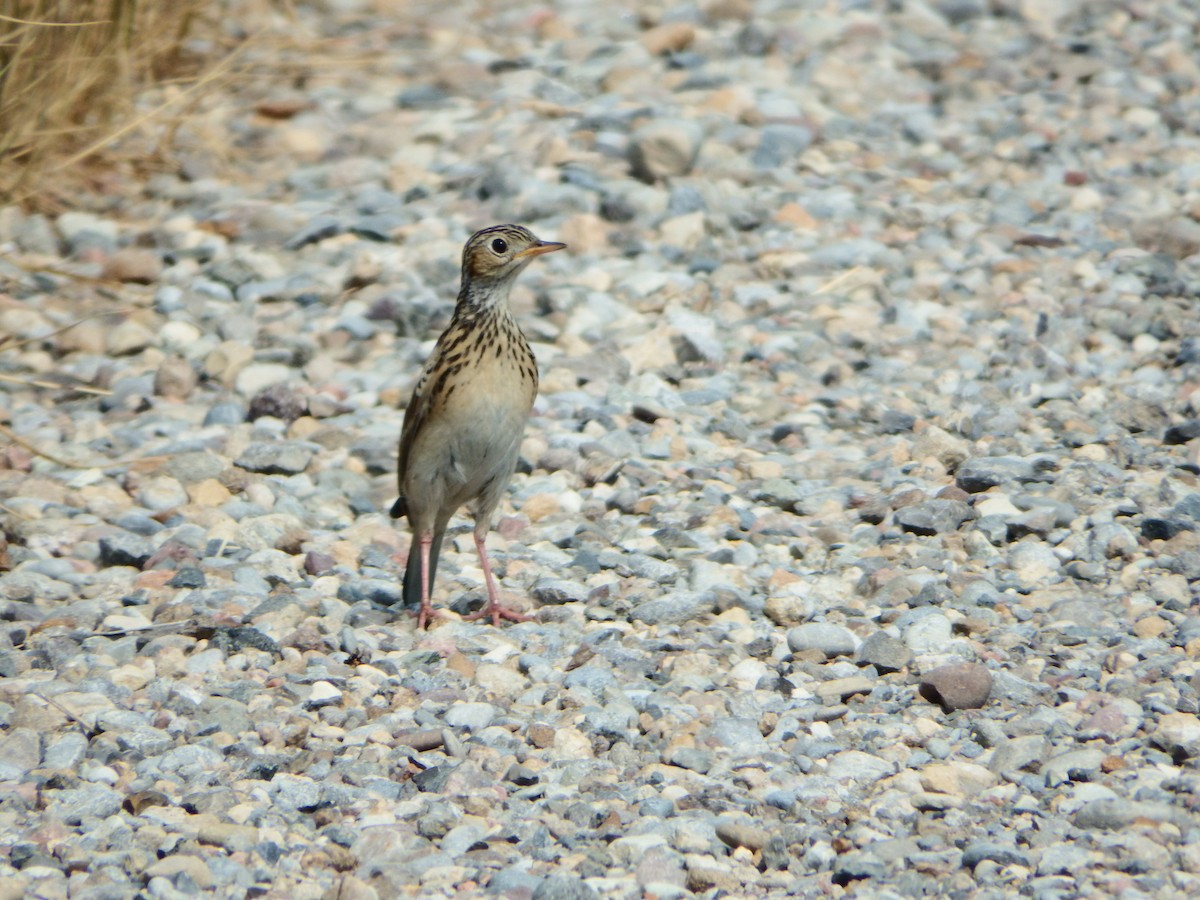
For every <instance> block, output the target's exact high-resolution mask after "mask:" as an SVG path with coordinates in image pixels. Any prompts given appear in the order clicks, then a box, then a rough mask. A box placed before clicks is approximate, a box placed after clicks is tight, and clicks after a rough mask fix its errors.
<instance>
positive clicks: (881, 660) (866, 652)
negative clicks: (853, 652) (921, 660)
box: [857, 631, 913, 674]
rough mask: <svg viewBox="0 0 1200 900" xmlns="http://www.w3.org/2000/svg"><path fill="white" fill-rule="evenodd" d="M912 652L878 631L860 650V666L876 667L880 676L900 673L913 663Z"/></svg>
mask: <svg viewBox="0 0 1200 900" xmlns="http://www.w3.org/2000/svg"><path fill="white" fill-rule="evenodd" d="M912 658H913V655H912V651H911V650H909V649H908V647H906V646H905V645H904V643H903V642H901V641H898V640H896V639H895V638H894V637H892V636H891V635H890V634H887V633H885V632H882V631H877V632H875V633H874V634H872V635H871V636H870V637H868V638H867V639H866V640H865V641H863V642H862V646H860V647H859V648H858V656H857V660H858V664H859V665H860V666H874V667H875V669H876V671H878V672H879V673H880V674H887V673H889V672H899V671H900V670H901V669H903V668H904V667H905V666H907V665H908V664H909V663H911V662H912Z"/></svg>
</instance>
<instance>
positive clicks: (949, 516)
mask: <svg viewBox="0 0 1200 900" xmlns="http://www.w3.org/2000/svg"><path fill="white" fill-rule="evenodd" d="M974 515H975V512H974V510H972V509H971V507H970V506H968V505H967V504H966V503H963V502H962V501H961V500H926V501H924V502H923V503H916V504H913V505H912V506H905V507H903V508H901V509H898V510H896V513H895V519H896V524H897V525H899V526H900V528H901V529H902V530H903V531H908V532H911V533H912V534H920V535H926V536H928V535H934V534H944V533H947V532H952V531H957V530H958V528H959V526H960V525H962V523H963V522H965V521H967V520H968V519H971V518H973V517H974Z"/></svg>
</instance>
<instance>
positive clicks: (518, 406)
mask: <svg viewBox="0 0 1200 900" xmlns="http://www.w3.org/2000/svg"><path fill="white" fill-rule="evenodd" d="M565 247H566V244H563V243H559V242H557V241H543V240H540V239H539V238H537V237H535V236H534V234H533V233H532V232H531V231H529V229H527V228H524V227H522V226H520V225H494V226H492V227H490V228H484V229H483V230H482V231H477V232H475V234H473V235H471V237H470V239H469V240H468V241H467V243H466V244H465V245H464V247H463V253H462V282H461V286H460V287H459V291H458V300H457V302H456V304H455V307H454V314H453V315H452V316H451V318H450V324H449V325H447V326H446V330H445V331H443V332H442V335H441V337H439V338H438V340H437V343H436V344H435V345H434V348H433V352H432V353H431V354H430V356H429V359H428V360H427V361H426V362H425V366H424V368H422V370H421V375H420V377H419V378H418V379H417V385H416V387H415V388H414V389H413V393H412V398H411V399H410V400H409V402H408V407H407V409H405V411H404V425H403V426H402V428H401V432H400V452H399V465H398V467H397V475H398V482H399V488H400V498H399V499H398V500H397V501H396V502H395V504H394V505H393V506H392V510H391V514H392V516H393V517H394V518H397V519H400V518H405V517H406V518H407V519H408V524H409V528H410V530H411V531H412V536H413V540H412V544H411V545H410V548H409V554H408V563H407V565H406V567H405V570H404V589H403V600H404V604H405V605H406V606H412V605H415V604H418V603H419V604H420V608H419V611H418V613H417V629H418V630H422V629H424V628H425V626H426V624H427V623H428V622H429V620H430V619H431V618H433V617H435V616H437V615H440V614H439V613H437V612H435V611H434V609H433V606H432V604H431V602H430V593H431V591H432V589H433V579H434V575H435V574H436V573H437V563H438V556H439V554H440V552H441V549H442V538H443V537H444V536H445V533H446V526H447V524H448V523H449V521H450V517H451V516H453V515H454V513H455V512H456V511H457V510H458V509H459V508H460V507H462V506H464V505H467V506H469V508H470V511H471V512H472V513H473V515H474V517H475V532H474V536H475V549H476V550H477V551H478V552H479V562H480V565H481V566H482V567H483V577H484V581H485V583H486V587H487V595H488V599H487V604H486V605H485V606H484V607H483V609H481V610H480V611H479V612H477V613H475V614H474V615H472V616H469V617H468V618H471V619H474V618H479V617H481V616H488V617H490V618H491V620H492V624H493V625H497V626H498V625H499V624H500V622H501V620H502V619H508V620H510V621H514V622H524V621H528V619H529V617H528V616H525V615H522V614H521V613H517V612H514V611H512V610H510V609H507V608H506V607H504V606H503V605H501V603H500V592H499V591H498V589H497V588H496V579H495V577H494V576H493V575H492V567H491V564H490V563H489V562H488V556H487V549H486V547H485V546H484V541H485V539H486V538H487V534H488V531H489V530H490V528H491V521H492V514H493V513H494V512H495V510H496V506H497V505H498V504H499V502H500V497H501V496H502V495H503V493H504V491H505V489H506V488H507V487H508V482H509V480H510V479H511V478H512V475H513V472H514V471H516V467H517V456H518V453H519V451H520V446H521V438H522V437H523V436H524V433H525V424H526V422H527V421H528V419H529V413H530V411H531V410H532V409H533V401H534V398H535V397H536V396H537V388H538V372H537V360H536V359H535V358H534V355H533V351H532V350H530V349H529V342H528V341H527V340H526V339H525V335H524V333H523V332H522V331H521V328H520V326H519V325H518V324H517V321H516V319H515V318H513V314H512V310H511V309H510V308H509V305H508V294H509V291H510V289H511V288H512V286H513V283H514V282H515V281H516V279H517V276H518V275H520V274H521V272H522V270H523V269H524V268H525V267H526V266H527V265H529V263H530V262H532V261H533V260H534V259H535V258H536V257H538V256H541V255H542V254H545V253H553V252H555V251H557V250H562V249H564V248H565Z"/></svg>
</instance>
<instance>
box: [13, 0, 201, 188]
mask: <svg viewBox="0 0 1200 900" xmlns="http://www.w3.org/2000/svg"><path fill="white" fill-rule="evenodd" d="M222 6H223V4H220V3H213V2H211V0H170V2H163V0H143V2H138V0H0V203H5V202H22V203H30V202H31V201H34V202H35V203H37V204H40V205H45V203H46V201H47V200H50V202H51V203H53V200H54V198H58V199H59V200H61V199H62V198H64V197H66V196H68V195H69V193H70V192H71V191H72V190H73V186H72V185H71V184H70V180H71V179H70V178H67V179H65V180H64V178H63V177H62V176H63V174H64V173H66V172H68V171H70V172H73V173H74V174H76V175H77V176H78V175H79V174H81V173H80V172H79V171H78V164H79V163H82V162H86V161H88V160H89V159H93V158H95V156H96V155H97V154H99V153H101V152H102V151H103V150H104V149H105V148H106V147H107V146H108V145H109V144H110V143H112V141H113V140H115V139H116V138H117V137H118V136H120V135H121V134H123V133H125V132H126V131H127V130H128V126H129V122H130V120H131V119H133V118H134V112H135V100H136V98H137V96H138V94H139V92H141V91H142V90H143V89H145V88H146V87H148V86H150V85H152V84H155V83H158V82H162V81H164V80H168V79H170V80H180V81H184V82H187V81H189V80H191V81H195V80H196V79H198V78H202V77H203V71H204V67H205V66H206V65H211V61H209V60H205V59H203V58H201V56H200V55H199V54H196V53H190V52H189V51H188V46H189V44H188V42H189V39H190V38H191V37H193V36H194V35H196V34H197V33H198V32H201V31H208V32H209V33H210V34H212V33H215V30H216V29H215V27H214V26H213V25H212V17H213V16H214V15H219V14H220V9H221V7H222Z"/></svg>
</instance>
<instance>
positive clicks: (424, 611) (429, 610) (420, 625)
mask: <svg viewBox="0 0 1200 900" xmlns="http://www.w3.org/2000/svg"><path fill="white" fill-rule="evenodd" d="M444 618H446V614H445V613H443V612H442V611H441V610H438V609H434V608H433V607H432V606H430V605H429V604H428V603H422V604H421V609H420V610H419V611H418V612H417V631H424V630H425V626H426V625H428V624H429V620H430V619H444Z"/></svg>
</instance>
